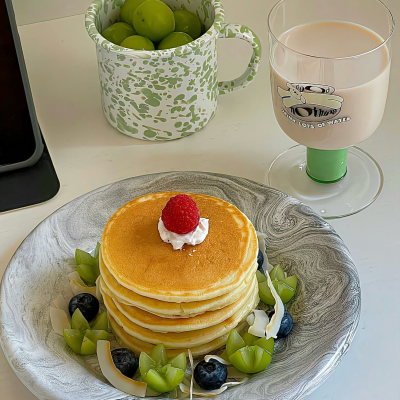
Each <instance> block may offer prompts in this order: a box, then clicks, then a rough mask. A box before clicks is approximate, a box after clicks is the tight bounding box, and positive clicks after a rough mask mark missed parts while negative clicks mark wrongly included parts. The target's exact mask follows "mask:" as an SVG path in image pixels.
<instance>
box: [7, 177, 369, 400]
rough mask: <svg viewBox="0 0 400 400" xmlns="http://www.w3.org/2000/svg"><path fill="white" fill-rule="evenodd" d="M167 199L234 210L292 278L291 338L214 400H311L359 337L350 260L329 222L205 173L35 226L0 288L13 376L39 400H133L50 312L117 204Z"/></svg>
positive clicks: (246, 184)
mask: <svg viewBox="0 0 400 400" xmlns="http://www.w3.org/2000/svg"><path fill="white" fill-rule="evenodd" d="M168 190H177V191H185V192H192V193H204V194H208V195H213V196H216V197H219V198H221V199H223V200H226V201H229V202H231V203H233V204H234V205H235V206H237V207H238V208H239V209H240V210H241V211H243V212H244V213H245V214H246V215H247V216H248V217H249V218H250V220H251V221H252V222H253V224H254V226H255V228H256V229H257V230H258V231H260V232H265V233H267V235H268V238H267V239H266V244H267V253H268V257H269V260H270V262H271V263H272V264H276V263H278V262H279V263H281V264H282V265H283V267H284V268H285V270H286V271H287V272H288V274H297V276H298V278H299V284H298V288H297V292H296V295H295V298H294V299H293V300H292V301H291V302H290V304H289V305H288V309H289V311H290V312H291V314H292V316H293V320H294V329H293V331H292V333H291V335H290V336H289V337H288V338H287V339H285V340H280V341H277V346H276V349H275V353H274V356H273V360H272V363H271V364H270V366H269V367H268V368H267V370H265V371H264V372H262V373H260V374H259V375H257V376H254V377H252V378H251V379H250V380H249V381H248V382H247V383H245V384H244V385H241V386H238V387H236V388H231V389H229V390H227V391H226V392H224V393H223V394H221V395H219V396H218V399H219V400H222V399H225V400H228V399H229V400H233V399H238V400H239V399H246V400H253V399H254V400H255V399H269V400H272V399H300V398H302V397H304V396H305V395H307V394H309V393H310V392H311V391H312V390H314V389H315V388H316V387H317V386H319V385H320V384H321V383H322V382H324V380H325V379H326V378H327V377H328V376H329V375H330V374H331V373H332V372H333V370H334V369H335V367H336V366H337V365H338V363H339V362H340V360H341V358H342V357H343V356H344V354H345V353H346V352H347V350H348V349H349V345H350V343H351V341H352V339H353V337H354V334H355V332H356V328H357V324H358V320H359V316H360V299H361V295H360V282H359V278H358V274H357V270H356V268H355V266H354V263H353V261H352V259H351V257H350V254H349V251H348V250H347V248H346V246H345V245H344V243H343V241H342V240H341V239H340V237H339V236H338V235H337V233H336V232H335V231H334V230H333V229H332V227H331V226H330V225H329V224H328V223H327V222H325V221H324V220H323V219H322V218H320V217H319V216H318V215H317V214H316V213H314V212H313V211H312V210H311V209H310V208H308V207H307V206H305V205H303V204H301V203H299V202H298V201H297V200H295V199H293V198H291V197H288V196H287V195H285V194H283V193H281V192H278V191H276V190H274V189H271V188H269V187H266V186H264V185H262V184H259V183H255V182H252V181H249V180H247V179H242V178H236V177H232V176H227V175H218V174H210V173H195V172H173V173H162V174H155V175H146V176H139V177H136V178H131V179H127V180H124V181H121V182H117V183H114V184H111V185H108V186H104V187H102V188H100V189H96V190H94V191H92V192H90V193H87V194H85V195H83V196H81V197H79V198H77V199H76V200H74V201H72V202H70V203H69V204H66V205H65V206H64V207H62V208H60V209H59V210H58V211H56V212H55V213H54V214H52V215H50V216H49V217H48V218H46V219H45V220H44V221H43V222H42V223H41V224H40V225H38V227H37V228H36V229H35V230H34V231H33V232H32V233H31V234H30V235H29V236H28V237H27V238H26V239H25V241H24V242H23V243H22V244H21V246H20V247H19V248H18V250H17V251H16V253H15V254H14V256H13V258H12V259H11V261H10V264H9V265H8V268H7V270H6V272H5V274H4V277H3V281H2V285H1V314H0V317H1V324H0V339H1V344H2V347H3V350H4V353H5V356H6V358H7V360H8V362H9V363H10V365H11V367H12V368H13V370H14V371H15V373H16V374H17V375H18V377H19V378H20V379H21V381H22V382H23V383H24V384H25V385H26V386H27V387H28V388H29V389H30V390H31V391H32V393H34V394H35V395H36V396H37V397H38V398H39V399H46V400H50V399H57V400H61V399H63V400H77V399H79V400H89V399H90V400H94V399H96V400H106V399H107V400H116V399H124V400H128V399H133V398H134V397H132V396H128V395H126V394H125V393H123V392H120V391H119V390H117V389H115V388H114V387H112V386H110V385H109V384H108V383H107V381H106V380H105V379H104V377H103V376H102V375H101V373H100V370H99V366H98V363H97V358H96V356H88V357H82V356H78V355H76V354H74V353H73V352H72V351H71V350H70V349H69V348H68V346H67V345H66V344H65V341H64V338H62V337H61V336H58V335H57V334H55V333H54V332H53V330H52V327H51V324H50V318H49V305H50V303H51V301H52V300H53V299H54V298H55V297H57V295H58V294H59V293H64V292H65V291H66V290H68V280H67V274H68V273H69V272H71V271H73V270H74V269H75V268H76V267H75V266H74V259H73V255H74V251H75V248H80V249H83V250H87V251H89V250H92V249H93V248H94V247H95V244H96V242H97V241H100V239H101V236H102V231H103V228H104V226H105V224H106V222H107V220H108V219H109V218H110V217H111V215H112V214H113V213H114V212H115V211H116V210H117V209H118V208H119V207H121V206H122V205H123V204H124V203H126V202H128V201H129V200H132V199H133V198H135V197H137V196H141V195H144V194H146V193H151V192H158V191H168ZM64 295H65V297H66V298H67V297H68V293H64Z"/></svg>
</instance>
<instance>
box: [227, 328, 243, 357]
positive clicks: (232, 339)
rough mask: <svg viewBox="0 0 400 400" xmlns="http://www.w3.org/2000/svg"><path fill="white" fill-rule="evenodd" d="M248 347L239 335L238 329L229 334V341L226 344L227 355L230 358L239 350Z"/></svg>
mask: <svg viewBox="0 0 400 400" xmlns="http://www.w3.org/2000/svg"><path fill="white" fill-rule="evenodd" d="M244 346H246V343H245V342H244V340H243V339H242V337H241V336H240V335H239V333H238V332H237V330H236V329H232V330H231V331H230V332H229V336H228V340H227V342H226V354H227V356H228V358H229V357H230V356H231V355H232V354H233V353H235V352H236V351H237V350H238V349H240V348H242V347H244Z"/></svg>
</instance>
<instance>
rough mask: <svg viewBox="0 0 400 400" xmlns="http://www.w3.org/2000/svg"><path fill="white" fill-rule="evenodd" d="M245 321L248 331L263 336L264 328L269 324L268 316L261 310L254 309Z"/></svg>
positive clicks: (264, 333)
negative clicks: (248, 326)
mask: <svg viewBox="0 0 400 400" xmlns="http://www.w3.org/2000/svg"><path fill="white" fill-rule="evenodd" d="M246 321H247V323H248V324H249V325H250V328H249V333H250V334H252V335H254V336H257V337H263V336H265V335H266V328H267V326H268V324H269V318H268V316H267V313H266V312H265V311H263V310H254V311H253V312H252V313H251V314H250V315H249V316H248V317H247V319H246Z"/></svg>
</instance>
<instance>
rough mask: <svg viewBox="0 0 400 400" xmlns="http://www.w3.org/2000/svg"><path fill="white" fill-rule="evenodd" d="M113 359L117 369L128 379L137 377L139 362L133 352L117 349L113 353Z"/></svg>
mask: <svg viewBox="0 0 400 400" xmlns="http://www.w3.org/2000/svg"><path fill="white" fill-rule="evenodd" d="M111 357H112V360H113V362H114V364H115V367H116V368H117V369H119V370H120V371H121V373H122V374H123V375H125V376H126V377H128V378H132V377H133V375H135V373H136V371H137V369H138V367H139V360H138V358H137V357H136V354H135V353H134V352H133V351H131V350H129V349H115V350H113V351H112V352H111Z"/></svg>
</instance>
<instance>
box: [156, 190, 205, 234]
mask: <svg viewBox="0 0 400 400" xmlns="http://www.w3.org/2000/svg"><path fill="white" fill-rule="evenodd" d="M161 219H162V221H163V222H164V226H165V227H166V228H167V229H168V230H169V231H170V232H174V233H177V234H179V235H184V234H185V233H189V232H192V231H194V230H195V229H196V228H197V226H198V225H199V221H200V211H199V209H198V208H197V204H196V202H195V201H194V200H193V199H191V198H190V197H189V196H188V195H187V194H178V195H177V196H175V197H171V198H170V199H169V200H168V203H167V204H166V205H165V207H164V209H163V210H162V213H161Z"/></svg>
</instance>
